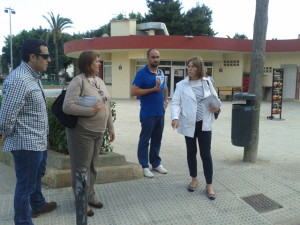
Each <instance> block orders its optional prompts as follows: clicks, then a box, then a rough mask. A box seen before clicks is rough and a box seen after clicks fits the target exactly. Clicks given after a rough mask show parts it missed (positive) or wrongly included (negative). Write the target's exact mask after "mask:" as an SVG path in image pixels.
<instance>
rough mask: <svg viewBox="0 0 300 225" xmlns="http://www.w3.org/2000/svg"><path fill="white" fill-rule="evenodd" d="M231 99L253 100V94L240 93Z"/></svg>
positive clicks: (254, 97)
mask: <svg viewBox="0 0 300 225" xmlns="http://www.w3.org/2000/svg"><path fill="white" fill-rule="evenodd" d="M233 99H235V100H255V99H256V96H255V94H250V93H248V92H240V93H236V94H234V95H233Z"/></svg>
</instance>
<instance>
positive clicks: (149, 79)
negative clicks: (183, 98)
mask: <svg viewBox="0 0 300 225" xmlns="http://www.w3.org/2000/svg"><path fill="white" fill-rule="evenodd" d="M147 59H148V65H146V66H145V67H144V68H142V69H140V70H139V71H138V72H137V73H136V76H135V78H134V81H133V82H132V86H131V95H132V96H140V102H141V110H140V122H141V133H140V139H139V143H138V151H137V155H138V160H139V163H140V164H141V166H142V167H143V171H144V176H145V177H150V178H151V177H153V176H154V175H153V173H152V172H151V171H150V170H149V161H150V164H151V165H152V168H153V169H154V170H156V171H158V172H159V173H162V174H166V173H167V170H166V169H165V168H164V167H163V166H162V165H161V163H160V162H161V159H160V157H159V151H160V145H161V139H162V133H163V130H164V114H165V108H166V107H167V106H168V89H167V84H166V83H165V85H163V87H162V85H161V82H160V79H158V78H164V74H163V72H162V71H161V70H160V69H158V65H159V51H158V50H157V49H149V50H148V51H147ZM162 80H164V79H162ZM150 140H151V142H150V152H149V156H148V146H149V141H150Z"/></svg>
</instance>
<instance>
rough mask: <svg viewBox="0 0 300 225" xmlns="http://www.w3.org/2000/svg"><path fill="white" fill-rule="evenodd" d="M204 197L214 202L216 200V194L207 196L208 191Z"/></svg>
mask: <svg viewBox="0 0 300 225" xmlns="http://www.w3.org/2000/svg"><path fill="white" fill-rule="evenodd" d="M206 195H207V197H208V198H209V199H210V200H215V199H216V194H209V193H208V191H206Z"/></svg>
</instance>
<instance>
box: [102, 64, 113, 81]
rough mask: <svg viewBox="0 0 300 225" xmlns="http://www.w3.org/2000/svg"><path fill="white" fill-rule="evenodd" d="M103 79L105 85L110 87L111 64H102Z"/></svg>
mask: <svg viewBox="0 0 300 225" xmlns="http://www.w3.org/2000/svg"><path fill="white" fill-rule="evenodd" d="M103 64H104V65H103V78H104V83H105V84H106V85H112V68H111V62H103Z"/></svg>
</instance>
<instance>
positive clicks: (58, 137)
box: [47, 98, 116, 154]
mask: <svg viewBox="0 0 300 225" xmlns="http://www.w3.org/2000/svg"><path fill="white" fill-rule="evenodd" d="M54 100H55V98H47V107H48V119H49V148H50V149H51V150H53V151H56V152H60V153H63V154H69V153H68V145H67V138H66V131H65V128H64V126H63V125H62V124H61V123H60V122H59V121H58V120H57V119H56V117H55V116H54V114H53V113H52V111H51V106H52V104H53V102H54ZM110 106H111V113H112V117H113V121H115V120H116V110H115V106H116V103H115V102H111V103H110ZM112 150H113V147H112V146H111V143H110V141H109V133H108V130H106V131H105V132H104V137H103V142H102V146H101V151H104V152H112Z"/></svg>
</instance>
